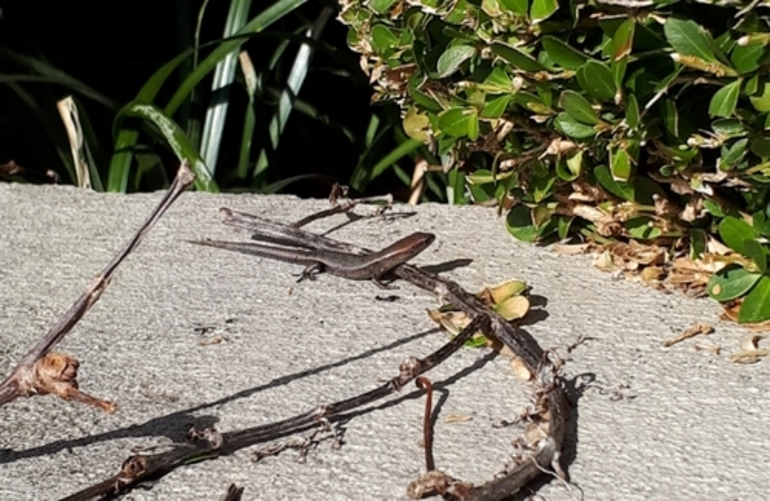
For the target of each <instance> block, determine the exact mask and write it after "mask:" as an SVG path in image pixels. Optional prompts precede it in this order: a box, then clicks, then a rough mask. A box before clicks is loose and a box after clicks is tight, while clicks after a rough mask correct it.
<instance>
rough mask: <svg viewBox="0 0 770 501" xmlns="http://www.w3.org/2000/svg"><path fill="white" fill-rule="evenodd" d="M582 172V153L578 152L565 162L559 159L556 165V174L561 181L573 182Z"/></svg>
mask: <svg viewBox="0 0 770 501" xmlns="http://www.w3.org/2000/svg"><path fill="white" fill-rule="evenodd" d="M582 170H583V152H582V151H578V152H577V153H575V154H574V155H572V156H571V157H569V158H568V159H567V160H566V161H565V160H563V159H561V160H559V161H558V162H557V163H556V174H557V175H558V176H559V178H560V179H561V180H562V181H567V182H570V181H574V180H575V179H577V178H578V176H580V172H581V171H582Z"/></svg>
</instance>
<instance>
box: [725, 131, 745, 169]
mask: <svg viewBox="0 0 770 501" xmlns="http://www.w3.org/2000/svg"><path fill="white" fill-rule="evenodd" d="M748 145H749V140H748V138H743V139H738V140H737V141H734V142H731V143H729V144H725V145H723V146H722V150H721V156H720V157H719V159H718V162H717V166H718V167H719V169H721V170H730V169H732V168H734V167H735V166H736V165H738V164H739V163H740V162H741V161H742V160H743V157H744V156H746V149H747V148H748Z"/></svg>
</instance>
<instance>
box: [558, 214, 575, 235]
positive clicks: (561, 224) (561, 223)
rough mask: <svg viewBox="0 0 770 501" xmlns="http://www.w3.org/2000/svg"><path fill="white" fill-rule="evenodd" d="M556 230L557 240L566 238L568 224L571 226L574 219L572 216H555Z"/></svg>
mask: <svg viewBox="0 0 770 501" xmlns="http://www.w3.org/2000/svg"><path fill="white" fill-rule="evenodd" d="M555 219H556V232H557V235H558V236H559V240H564V239H565V238H567V235H568V234H569V229H570V226H572V221H574V220H575V218H574V217H567V216H556V217H555Z"/></svg>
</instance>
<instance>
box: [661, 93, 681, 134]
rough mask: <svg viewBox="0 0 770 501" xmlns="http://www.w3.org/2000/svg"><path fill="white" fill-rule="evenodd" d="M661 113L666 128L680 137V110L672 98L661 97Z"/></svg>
mask: <svg viewBox="0 0 770 501" xmlns="http://www.w3.org/2000/svg"><path fill="white" fill-rule="evenodd" d="M660 115H661V118H662V119H663V124H664V125H665V126H666V130H667V131H668V132H670V133H671V135H672V136H674V137H676V138H679V111H678V110H677V108H676V105H675V104H674V103H673V101H671V100H670V99H661V101H660Z"/></svg>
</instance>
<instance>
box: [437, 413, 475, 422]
mask: <svg viewBox="0 0 770 501" xmlns="http://www.w3.org/2000/svg"><path fill="white" fill-rule="evenodd" d="M468 421H473V418H472V417H471V416H466V415H464V414H450V415H448V416H447V417H446V418H445V419H444V422H445V423H467V422H468Z"/></svg>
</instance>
